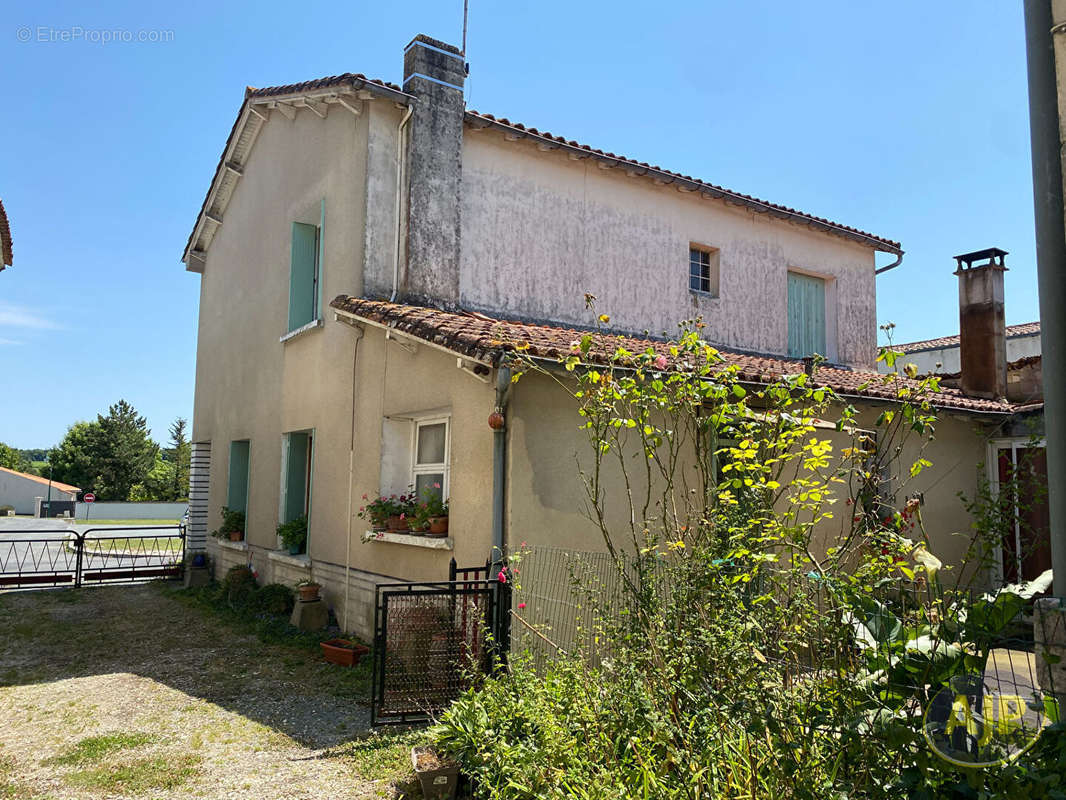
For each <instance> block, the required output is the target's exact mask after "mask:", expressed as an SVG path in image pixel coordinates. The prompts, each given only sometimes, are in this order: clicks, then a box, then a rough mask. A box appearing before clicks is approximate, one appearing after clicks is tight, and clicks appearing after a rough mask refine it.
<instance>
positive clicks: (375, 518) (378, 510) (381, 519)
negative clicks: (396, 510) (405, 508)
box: [359, 494, 393, 531]
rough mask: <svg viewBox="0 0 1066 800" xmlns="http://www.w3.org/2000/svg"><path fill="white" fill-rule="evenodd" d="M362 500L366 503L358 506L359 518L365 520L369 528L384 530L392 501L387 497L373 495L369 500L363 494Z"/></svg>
mask: <svg viewBox="0 0 1066 800" xmlns="http://www.w3.org/2000/svg"><path fill="white" fill-rule="evenodd" d="M363 500H364V501H365V503H366V504H365V505H363V506H360V508H359V518H360V519H365V520H367V521H368V522H369V523H370V529H371V530H375V531H383V530H385V527H386V522H387V521H388V519H389V515H390V514H391V512H392V505H393V504H392V501H391V500H390V499H389V498H387V497H375V498H374V499H373V500H369V499H368V498H367V496H366V495H365V494H364V495H363Z"/></svg>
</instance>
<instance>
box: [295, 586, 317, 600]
mask: <svg viewBox="0 0 1066 800" xmlns="http://www.w3.org/2000/svg"><path fill="white" fill-rule="evenodd" d="M321 588H322V587H321V586H319V585H318V584H317V583H310V584H307V585H304V586H297V587H296V591H298V592H299V593H300V602H301V603H310V602H312V601H314V600H317V599H318V591H319V589H321Z"/></svg>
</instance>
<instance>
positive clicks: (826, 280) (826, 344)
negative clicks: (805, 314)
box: [785, 267, 837, 362]
mask: <svg viewBox="0 0 1066 800" xmlns="http://www.w3.org/2000/svg"><path fill="white" fill-rule="evenodd" d="M793 275H795V276H796V277H798V278H804V279H807V280H816V281H819V282H820V283H821V286H822V332H821V342H822V350H823V351H824V352H821V353H818V355H820V356H824V357H825V358H827V359H828V360H829V361H830V362H835V360H836V357H837V354H836V342H835V341H834V339H835V336H834V334H833V320H832V319H831V316H830V312H831V308H830V304H831V302H833V300H832V290H833V288H834V286H835V279H834V277H833V276H831V275H823V274H819V273H817V272H810V271H808V270H805V269H800V268H795V267H789V268H788V270H787V272H786V274H785V352H786V354H787V355H788V357H789V358H808V357H810V356H812V355H814V353H813V352H812V353H793V352H792V333H793V331H792V325H791V322H790V318H791V317H792V305H791V301H792V291H791V289H790V282H791V278H792V276H793ZM815 352H817V350H815Z"/></svg>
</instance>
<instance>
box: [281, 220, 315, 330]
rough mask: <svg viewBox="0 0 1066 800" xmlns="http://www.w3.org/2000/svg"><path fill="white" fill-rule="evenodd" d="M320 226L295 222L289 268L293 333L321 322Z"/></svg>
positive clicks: (290, 320) (290, 314)
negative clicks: (319, 296)
mask: <svg viewBox="0 0 1066 800" xmlns="http://www.w3.org/2000/svg"><path fill="white" fill-rule="evenodd" d="M320 240H321V230H320V228H319V227H318V226H317V225H307V224H305V223H303V222H294V223H292V249H291V251H290V252H291V256H290V259H291V263H290V269H289V330H290V331H294V330H296V329H297V328H302V327H303V326H304V325H307V324H309V323H311V322H314V321H315V320H316V319H318V292H319V287H318V281H319V242H320Z"/></svg>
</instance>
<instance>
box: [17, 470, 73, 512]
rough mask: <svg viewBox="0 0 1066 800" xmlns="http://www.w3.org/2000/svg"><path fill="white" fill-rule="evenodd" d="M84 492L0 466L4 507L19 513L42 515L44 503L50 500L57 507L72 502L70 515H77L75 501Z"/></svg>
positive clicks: (67, 485)
mask: <svg viewBox="0 0 1066 800" xmlns="http://www.w3.org/2000/svg"><path fill="white" fill-rule="evenodd" d="M80 492H81V489H79V488H78V487H77V486H70V485H69V484H66V483H60V482H59V481H50V480H48V478H42V477H41V476H40V475H30V474H29V473H27V472H17V471H15V470H13V469H8V468H7V467H0V507H3V506H11V507H12V508H14V509H15V513H16V514H32V515H33V516H35V517H39V516H42V506H43V505H44V504H45V503H47V502H48V500H49V499H50V500H51V501H52V505H53V506H56V507H58V506H59V504H62V505H63V508H66V506H67V504H70V508H69V510H70V512H71V513H70V515H71V516H74V513H73V511H74V502H75V501H76V500H77V499H78V494H79V493H80Z"/></svg>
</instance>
